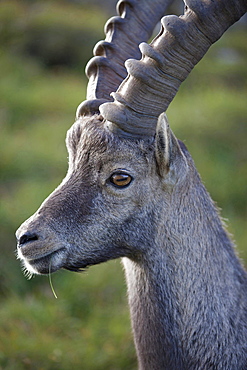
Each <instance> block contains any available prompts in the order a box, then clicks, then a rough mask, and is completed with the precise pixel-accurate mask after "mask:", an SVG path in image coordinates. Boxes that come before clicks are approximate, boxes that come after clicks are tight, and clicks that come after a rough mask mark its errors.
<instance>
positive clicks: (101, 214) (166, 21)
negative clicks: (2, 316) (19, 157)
mask: <svg viewBox="0 0 247 370" xmlns="http://www.w3.org/2000/svg"><path fill="white" fill-rule="evenodd" d="M167 4H168V2H166V1H158V0H156V1H146V2H144V4H142V2H135V1H134V0H132V1H131V0H129V1H120V3H119V12H120V17H114V18H112V19H111V20H110V21H109V22H108V24H107V25H106V41H104V42H101V43H99V44H98V45H97V47H96V48H95V53H96V55H97V56H96V57H94V58H93V59H92V60H91V62H90V63H89V65H88V68H87V74H88V76H89V87H88V94H87V100H86V102H84V103H82V105H81V106H80V107H79V109H78V112H77V120H76V122H75V123H74V125H73V126H72V127H71V129H70V130H69V131H68V134H67V141H66V144H67V148H68V152H69V169H68V173H67V175H66V177H65V179H64V180H63V182H62V183H61V185H60V186H59V187H58V188H57V189H56V190H55V191H54V192H53V193H52V194H51V195H50V196H49V197H48V198H47V199H46V200H45V201H44V203H43V204H42V205H41V207H40V208H39V209H38V211H37V212H36V213H35V214H34V215H33V216H32V217H30V218H29V219H28V220H27V221H26V222H25V223H23V224H22V226H21V227H20V228H19V230H18V231H17V239H18V256H19V258H20V259H21V260H22V261H23V263H24V265H25V267H26V269H27V270H28V271H30V272H31V273H48V272H49V271H56V270H57V269H59V268H66V269H69V270H75V271H77V270H79V269H81V268H85V267H87V266H89V265H93V264H97V263H100V262H103V261H106V260H109V259H113V258H118V257H123V256H127V257H130V258H138V256H139V255H140V253H142V252H143V249H144V248H147V246H150V248H151V247H152V245H153V243H154V235H156V233H157V228H158V225H159V223H160V221H159V217H160V215H161V214H162V215H163V216H164V215H165V214H167V215H168V214H169V215H171V211H170V208H171V206H172V202H173V203H174V199H177V203H179V202H180V201H181V199H180V198H181V189H182V188H183V189H184V190H185V191H189V188H190V187H191V186H192V185H191V183H192V182H193V181H192V180H190V179H191V178H192V179H193V178H195V170H194V167H193V162H192V160H191V158H190V156H189V154H188V152H187V150H186V148H185V146H184V145H183V144H181V143H179V142H178V141H177V139H176V138H175V136H174V135H173V133H172V131H171V130H170V128H169V125H168V123H167V119H166V116H165V114H164V113H162V112H164V111H165V110H166V109H167V107H168V105H169V103H170V102H171V100H172V99H173V97H174V95H175V94H176V91H177V90H178V88H179V85H180V84H181V82H182V81H183V80H184V79H185V78H186V76H187V75H188V74H189V72H190V71H191V69H192V68H193V67H194V65H195V64H196V63H197V62H198V61H199V60H200V59H201V58H202V56H203V55H204V54H205V52H206V51H207V49H208V48H209V46H210V45H211V44H212V43H213V42H215V41H216V40H217V39H218V38H219V37H220V36H221V34H222V33H223V32H224V31H225V29H226V28H228V27H229V26H230V25H231V24H232V23H234V22H235V21H236V20H237V19H238V18H239V17H240V16H241V15H242V13H243V9H242V8H243V7H244V6H242V7H241V6H235V4H231V6H232V8H233V11H232V12H231V11H229V8H226V7H227V6H228V7H229V4H228V5H225V2H224V1H219V2H217V4H215V3H214V2H212V3H210V4H209V3H208V1H201V2H198V3H196V2H195V1H193V0H189V1H187V5H186V12H185V15H184V16H182V17H180V18H178V17H175V16H169V17H164V18H163V19H162V29H161V31H160V34H159V35H158V36H157V37H156V38H155V39H154V41H153V42H152V43H151V45H148V44H146V43H141V45H140V50H141V52H142V59H141V60H140V61H136V60H133V59H131V60H128V61H127V62H126V68H127V71H128V77H127V78H126V79H125V80H124V81H123V82H122V80H123V79H124V78H125V77H126V71H125V68H124V62H125V60H126V59H127V58H129V57H138V56H139V50H138V48H137V45H138V44H139V43H140V41H146V40H147V39H148V37H149V36H150V34H151V31H152V29H153V27H154V25H155V24H156V23H157V21H158V19H159V18H160V17H161V16H162V15H163V14H164V12H165V8H166V6H167ZM209 12H210V18H209V16H208V14H209ZM216 20H217V22H216ZM121 82H122V83H121ZM120 83H121V85H120ZM119 85H120V87H119V88H118V90H117V92H116V93H114V94H113V97H114V100H115V101H114V102H109V101H110V100H111V97H110V93H111V91H115V90H116V89H117V87H118V86H119ZM107 101H108V102H107ZM192 172H193V174H192ZM174 194H177V195H178V196H177V198H176V197H174ZM166 206H167V209H166ZM162 223H164V218H163V220H162ZM155 230H156V232H155Z"/></svg>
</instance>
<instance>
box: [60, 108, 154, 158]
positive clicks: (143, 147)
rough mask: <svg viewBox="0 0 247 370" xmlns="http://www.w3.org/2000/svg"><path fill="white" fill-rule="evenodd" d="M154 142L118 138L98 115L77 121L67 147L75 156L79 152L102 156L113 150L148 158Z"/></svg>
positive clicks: (69, 133)
mask: <svg viewBox="0 0 247 370" xmlns="http://www.w3.org/2000/svg"><path fill="white" fill-rule="evenodd" d="M153 141H154V140H153V139H152V140H149V141H144V140H142V139H136V140H129V139H124V138H121V137H118V136H117V135H116V134H113V133H112V132H111V131H109V130H108V129H106V128H105V126H104V124H103V121H102V119H101V116H98V115H95V116H92V117H83V118H80V119H79V120H77V121H76V122H75V123H74V124H73V126H72V127H71V128H70V129H69V131H68V133H67V138H66V144H67V147H68V149H69V150H71V151H72V153H74V154H76V153H78V151H79V152H81V153H82V152H84V153H85V152H86V153H89V152H90V154H100V153H105V152H106V151H107V150H109V149H111V150H113V151H115V152H116V153H117V152H119V151H124V152H125V153H126V154H127V153H128V152H129V151H135V152H136V153H137V152H139V153H140V154H142V155H143V154H144V155H145V156H147V155H150V152H152V151H153ZM123 154H124V153H123Z"/></svg>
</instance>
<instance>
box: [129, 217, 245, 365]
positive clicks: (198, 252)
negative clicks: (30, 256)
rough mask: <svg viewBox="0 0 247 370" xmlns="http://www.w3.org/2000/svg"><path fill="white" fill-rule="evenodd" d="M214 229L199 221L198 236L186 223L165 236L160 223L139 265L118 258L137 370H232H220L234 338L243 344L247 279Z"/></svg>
mask: <svg viewBox="0 0 247 370" xmlns="http://www.w3.org/2000/svg"><path fill="white" fill-rule="evenodd" d="M215 216H216V212H215ZM216 217H217V216H216ZM196 222H197V221H196V220H195V219H194V223H196ZM205 223H207V224H205ZM214 223H215V222H214ZM216 223H219V225H217V228H216V230H207V229H208V228H210V220H209V221H208V222H207V221H206V220H204V224H203V226H202V227H201V234H199V235H197V238H195V237H193V234H194V231H193V229H190V231H188V230H187V234H186V232H185V230H183V228H185V225H184V226H183V225H182V224H180V228H181V230H180V233H178V232H177V231H176V228H177V225H175V224H174V225H173V231H172V232H170V231H168V230H167V224H166V225H165V226H164V230H159V234H161V233H162V232H164V234H163V235H164V238H163V240H162V245H161V244H159V243H158V242H157V241H156V242H155V241H154V246H153V248H152V249H151V250H149V251H148V252H147V253H146V255H144V256H143V257H142V258H141V259H140V260H138V261H132V260H130V259H127V258H125V259H124V260H123V263H124V267H125V271H126V279H127V284H128V294H129V305H130V311H131V319H132V326H133V331H134V337H135V344H136V348H137V353H138V358H139V366H140V369H142V370H152V369H153V370H163V369H168V370H173V369H176V370H179V369H181V370H182V369H183V370H186V369H190V370H195V369H196V370H199V369H204V370H205V369H207V368H211V367H210V366H209V363H208V361H209V362H210V364H211V365H212V367H214V366H215V367H214V368H219V369H220V368H222V369H223V368H234V367H231V366H230V367H227V366H228V365H229V364H230V365H231V364H232V362H231V356H232V353H233V352H234V347H235V346H237V345H238V344H237V343H238V341H239V338H242V340H243V341H245V343H246V340H247V338H244V334H243V329H242V326H243V325H242V324H241V322H242V321H243V316H244V315H246V311H244V310H245V309H244V306H245V305H246V304H247V302H246V295H247V294H246V293H247V292H246V286H247V280H246V275H245V273H244V271H243V269H242V267H241V265H240V263H239V261H238V259H237V258H236V257H235V255H234V252H233V249H232V246H231V242H230V240H229V239H228V237H227V235H226V233H225V231H224V229H223V227H222V226H221V225H220V220H218V221H216ZM170 226H171V225H170ZM187 226H188V224H187ZM193 227H194V226H193V225H192V224H191V228H193ZM161 229H162V228H161ZM183 231H184V233H183ZM197 231H198V230H197ZM216 233H218V234H222V235H215V234H216ZM206 234H207V236H206ZM244 300H245V302H244ZM244 312H245V313H244ZM233 316H234V317H233ZM245 320H246V318H245ZM236 323H237V324H236ZM236 333H237V334H236ZM237 336H238V338H237ZM243 346H246V345H244V344H243ZM242 350H243V348H242V349H241V351H242ZM246 350H247V348H246ZM234 356H236V357H237V356H238V355H233V357H234ZM233 361H236V358H235V359H234V360H233ZM235 364H236V363H235ZM217 366H218V367H217ZM240 368H241V367H240Z"/></svg>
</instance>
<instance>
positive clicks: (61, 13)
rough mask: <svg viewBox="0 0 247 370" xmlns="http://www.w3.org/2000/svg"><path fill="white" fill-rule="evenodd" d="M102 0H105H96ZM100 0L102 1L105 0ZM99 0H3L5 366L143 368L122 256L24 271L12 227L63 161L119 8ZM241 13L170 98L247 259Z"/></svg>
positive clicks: (1, 330) (246, 111)
mask: <svg viewBox="0 0 247 370" xmlns="http://www.w3.org/2000/svg"><path fill="white" fill-rule="evenodd" d="M99 3H100V2H99ZM101 4H102V2H101ZM111 9H112V8H106V9H105V10H102V9H101V8H100V7H99V6H98V5H97V2H96V1H95V2H93V3H90V2H87V3H86V2H85V3H84V2H81V3H80V2H76V1H65V0H64V1H63V0H60V1H59V0H56V1H55V0H54V1H31V0H30V1H28V0H26V1H24V0H21V1H20V0H19V1H17V0H16V1H13V0H4V1H1V2H0V75H1V78H0V97H1V98H0V154H1V155H0V179H1V182H0V196H1V203H0V248H1V259H0V301H1V305H0V369H10V370H12V369H13V370H16V369H18V370H19V369H20V370H22V369H32V370H35V369H39V370H40V369H45V370H49V369H51V370H54V369H61V370H63V369H64V370H65V369H93V370H94V369H114V370H117V369H136V367H137V363H136V355H135V350H134V344H133V340H132V335H131V328H130V321H129V311H128V306H127V299H126V288H125V282H124V274H123V271H122V266H121V263H120V261H113V262H110V263H106V264H102V265H99V266H95V267H92V268H90V269H89V270H88V271H87V272H86V273H84V274H75V273H70V272H66V271H59V272H58V273H56V274H54V275H52V282H53V285H54V289H55V291H56V294H57V296H58V299H55V298H54V296H53V294H52V290H51V287H50V284H49V280H48V278H47V277H41V276H39V277H35V278H33V279H32V280H29V281H28V280H27V279H26V278H25V277H24V276H23V274H22V272H21V269H20V264H19V262H18V261H17V260H16V258H15V236H14V233H15V230H16V229H17V228H18V226H19V225H20V224H21V223H22V222H23V221H24V220H25V219H26V218H27V217H29V216H30V215H31V214H32V213H33V212H34V211H36V209H37V208H38V206H39V205H40V203H41V202H42V201H43V200H44V198H45V197H46V196H47V195H49V193H50V192H51V191H52V190H53V189H54V188H55V187H56V186H57V185H58V184H59V182H60V181H61V180H62V178H63V176H64V175H65V173H66V170H67V152H66V148H65V144H64V139H65V134H66V131H67V129H68V128H69V127H70V126H71V124H72V123H73V120H74V116H75V110H76V107H77V106H78V104H79V103H80V102H81V101H82V100H84V99H85V89H86V83H87V81H86V78H85V77H84V67H85V64H86V62H87V61H88V59H90V57H91V55H92V48H93V46H94V44H95V43H96V42H97V41H98V40H100V39H103V38H104V34H103V25H104V23H105V21H106V19H107V18H108V17H109V16H110V15H113V14H114V13H113V14H112V13H111ZM246 61H247V43H246V22H241V23H238V25H236V26H234V27H232V28H231V29H230V30H229V31H228V32H227V33H226V34H225V35H224V36H223V38H222V39H221V40H220V41H219V42H218V43H216V45H214V46H213V47H212V48H211V49H210V51H209V52H208V54H207V56H206V57H205V58H204V59H203V61H201V62H200V63H199V64H198V66H197V67H196V68H195V69H194V70H193V71H192V73H191V75H190V76H189V78H188V79H187V80H186V81H185V83H184V84H183V85H182V87H181V89H180V91H179V93H178V95H177V96H176V98H175V99H174V101H173V102H172V104H171V106H170V107H169V109H168V112H167V113H168V118H169V121H170V124H171V127H172V129H173V131H174V132H175V134H176V135H177V137H178V138H180V139H181V140H184V142H185V143H186V145H187V147H188V148H189V150H190V152H191V154H192V156H193V158H194V160H195V162H196V165H197V168H198V170H199V172H200V174H201V176H202V179H203V181H204V183H205V185H206V187H207V189H208V190H209V192H210V193H211V195H212V198H213V199H214V200H215V201H216V202H217V204H218V206H219V207H220V208H222V216H223V217H224V218H227V219H228V220H229V221H227V224H228V229H229V231H230V232H231V233H233V234H234V239H235V240H236V244H237V246H238V247H237V249H238V252H239V255H240V257H241V258H242V259H243V261H244V263H245V265H247V248H246V243H245V240H246V237H247V227H246V226H247V225H246V215H247V204H246V203H247V201H246V184H247V165H246V159H247V158H246V157H247V154H246V139H247V125H246V116H247V99H246V98H247V94H246V93H247V71H246Z"/></svg>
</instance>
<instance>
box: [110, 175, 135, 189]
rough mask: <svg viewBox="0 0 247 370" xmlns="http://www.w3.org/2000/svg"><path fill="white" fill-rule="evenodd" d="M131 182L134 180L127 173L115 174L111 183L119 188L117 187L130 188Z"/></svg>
mask: <svg viewBox="0 0 247 370" xmlns="http://www.w3.org/2000/svg"><path fill="white" fill-rule="evenodd" d="M131 180H132V177H131V176H130V175H128V174H127V173H121V172H119V173H114V174H113V175H112V176H111V177H110V181H111V183H112V184H113V185H115V186H117V187H119V188H120V187H122V188H124V187H126V186H128V185H129V184H130V183H131Z"/></svg>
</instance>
